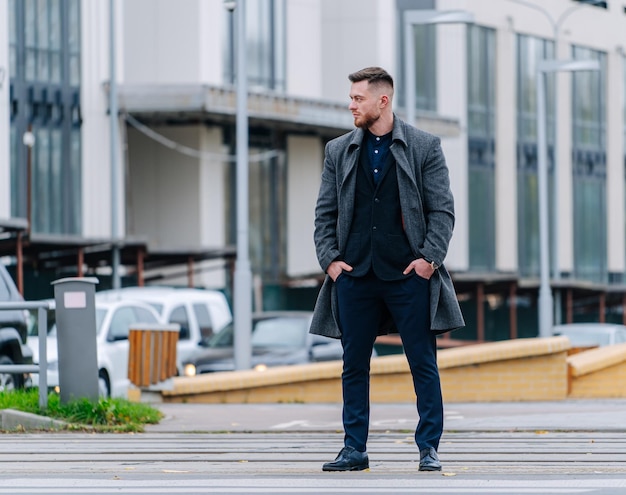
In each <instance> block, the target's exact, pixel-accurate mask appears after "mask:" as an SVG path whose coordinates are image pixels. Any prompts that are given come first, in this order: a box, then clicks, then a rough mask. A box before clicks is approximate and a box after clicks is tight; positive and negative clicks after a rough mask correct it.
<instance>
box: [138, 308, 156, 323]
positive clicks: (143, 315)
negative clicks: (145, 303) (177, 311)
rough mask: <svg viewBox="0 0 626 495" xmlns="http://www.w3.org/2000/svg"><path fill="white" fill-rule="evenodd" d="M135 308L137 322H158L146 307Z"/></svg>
mask: <svg viewBox="0 0 626 495" xmlns="http://www.w3.org/2000/svg"><path fill="white" fill-rule="evenodd" d="M133 310H134V311H135V323H137V322H141V323H158V320H157V319H156V318H155V317H154V315H153V314H152V313H151V312H150V311H148V310H147V309H146V308H140V307H138V306H137V307H134V308H133Z"/></svg>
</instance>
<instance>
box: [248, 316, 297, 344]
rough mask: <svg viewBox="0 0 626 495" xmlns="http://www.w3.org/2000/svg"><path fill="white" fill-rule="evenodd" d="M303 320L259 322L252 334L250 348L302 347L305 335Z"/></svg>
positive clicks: (273, 319) (266, 320)
mask: <svg viewBox="0 0 626 495" xmlns="http://www.w3.org/2000/svg"><path fill="white" fill-rule="evenodd" d="M307 330H308V328H307V319H305V318H291V317H285V318H283V317H280V318H268V319H265V320H260V321H258V322H257V324H256V325H255V327H254V332H253V333H252V347H302V346H303V345H304V341H305V339H306V334H307Z"/></svg>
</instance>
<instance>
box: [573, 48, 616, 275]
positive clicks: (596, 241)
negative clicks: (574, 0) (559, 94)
mask: <svg viewBox="0 0 626 495" xmlns="http://www.w3.org/2000/svg"><path fill="white" fill-rule="evenodd" d="M572 56H573V58H575V59H578V60H598V61H599V62H600V66H601V69H600V71H595V72H575V73H573V74H572V157H573V164H572V166H573V189H574V190H573V199H574V212H573V217H574V218H573V225H574V276H575V277H576V278H579V279H584V280H590V281H594V282H606V281H607V277H608V275H607V225H606V54H604V53H602V52H599V51H596V50H591V49H588V48H582V47H577V46H575V47H573V48H572Z"/></svg>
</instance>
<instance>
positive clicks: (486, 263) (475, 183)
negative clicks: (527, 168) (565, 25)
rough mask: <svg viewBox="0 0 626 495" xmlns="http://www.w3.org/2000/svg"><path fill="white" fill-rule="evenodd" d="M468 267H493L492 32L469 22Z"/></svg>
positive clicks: (493, 67) (488, 268) (493, 134)
mask: <svg viewBox="0 0 626 495" xmlns="http://www.w3.org/2000/svg"><path fill="white" fill-rule="evenodd" d="M467 50H468V53H467V60H468V64H467V99H468V148H469V149H468V156H469V183H468V187H469V198H470V200H469V232H470V239H469V245H470V246H469V247H470V269H471V270H475V271H483V270H487V271H491V270H494V269H495V157H494V154H495V96H494V95H495V36H494V31H493V30H492V29H487V28H484V27H480V26H468V29H467Z"/></svg>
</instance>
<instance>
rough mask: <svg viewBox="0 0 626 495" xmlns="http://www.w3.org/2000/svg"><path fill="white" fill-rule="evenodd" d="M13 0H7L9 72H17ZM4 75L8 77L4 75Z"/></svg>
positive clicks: (15, 23) (12, 73) (15, 20)
mask: <svg viewBox="0 0 626 495" xmlns="http://www.w3.org/2000/svg"><path fill="white" fill-rule="evenodd" d="M15 1H16V0H9V74H10V75H11V77H13V76H14V75H15V74H16V73H17V19H16V10H15ZM5 77H8V76H6V75H5Z"/></svg>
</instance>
